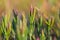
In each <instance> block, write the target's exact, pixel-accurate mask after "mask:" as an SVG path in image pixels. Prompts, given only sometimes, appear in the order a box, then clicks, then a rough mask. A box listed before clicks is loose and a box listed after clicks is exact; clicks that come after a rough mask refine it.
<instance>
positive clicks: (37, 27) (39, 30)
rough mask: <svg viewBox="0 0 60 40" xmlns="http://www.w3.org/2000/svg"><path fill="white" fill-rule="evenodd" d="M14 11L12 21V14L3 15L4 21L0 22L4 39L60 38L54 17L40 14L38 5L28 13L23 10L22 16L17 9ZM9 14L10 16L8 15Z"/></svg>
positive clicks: (36, 39)
mask: <svg viewBox="0 0 60 40" xmlns="http://www.w3.org/2000/svg"><path fill="white" fill-rule="evenodd" d="M12 12H13V19H11V20H12V21H11V20H10V17H11V15H10V14H6V15H4V16H2V22H1V24H0V37H1V38H2V40H54V38H55V39H56V40H59V39H60V38H59V37H60V35H59V36H58V35H57V34H59V33H60V32H59V31H60V29H59V28H57V29H56V27H58V26H57V24H56V21H55V18H54V17H52V16H50V18H44V17H43V15H41V14H40V16H39V15H37V14H38V10H37V8H36V7H34V8H33V7H32V9H30V13H28V15H25V12H22V13H21V14H20V15H21V16H18V14H17V13H16V11H15V10H13V11H12ZM8 15H10V16H9V17H8ZM26 17H28V18H26ZM55 26H56V27H55ZM57 30H58V31H57ZM58 38H59V39H58Z"/></svg>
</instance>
